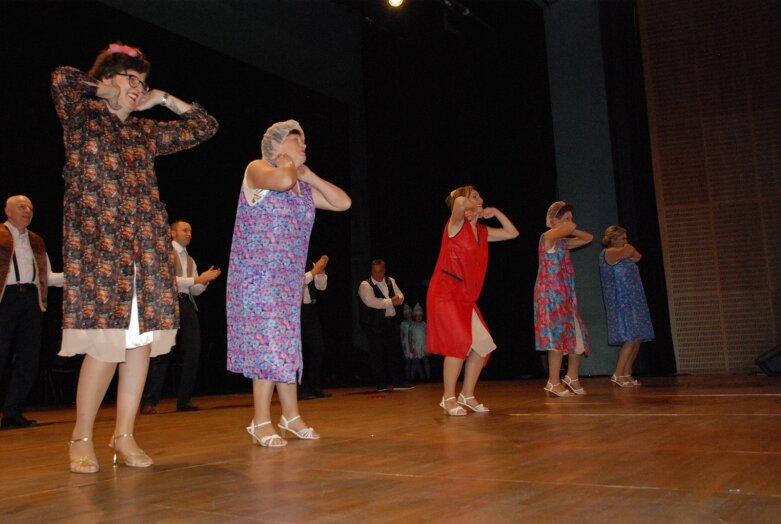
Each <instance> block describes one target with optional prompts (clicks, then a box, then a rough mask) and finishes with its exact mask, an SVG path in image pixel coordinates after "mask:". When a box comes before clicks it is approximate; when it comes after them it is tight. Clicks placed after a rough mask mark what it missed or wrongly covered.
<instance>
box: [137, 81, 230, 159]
mask: <svg viewBox="0 0 781 524" xmlns="http://www.w3.org/2000/svg"><path fill="white" fill-rule="evenodd" d="M157 105H160V106H163V107H166V108H168V109H170V110H171V111H173V112H174V113H176V114H177V115H179V118H178V119H175V120H169V121H160V120H146V119H145V120H144V121H145V122H149V123H151V124H152V125H153V129H151V130H150V132H152V133H154V134H155V142H156V145H157V152H156V154H157V155H170V154H172V153H177V152H179V151H183V150H185V149H190V148H192V147H195V146H197V145H198V144H200V143H201V142H205V141H207V140H209V139H210V138H211V137H213V136H214V134H215V133H216V132H217V129H218V128H219V127H220V126H219V124H218V123H217V120H216V119H215V118H214V117H213V116H211V115H210V114H209V113H207V112H206V110H205V109H204V108H203V107H202V106H201V105H200V104H198V103H197V102H193V103H192V104H188V103H187V102H184V101H182V100H181V99H179V98H177V97H175V96H173V95H171V94H168V93H166V92H165V91H161V90H159V89H153V90H151V91H149V92H148V93H146V94H145V95H144V96H143V97H142V99H141V100H140V103H139V105H138V106H137V108H136V111H144V110H146V109H149V108H151V107H154V106H157Z"/></svg>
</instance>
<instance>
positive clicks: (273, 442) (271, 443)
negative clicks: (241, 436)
mask: <svg viewBox="0 0 781 524" xmlns="http://www.w3.org/2000/svg"><path fill="white" fill-rule="evenodd" d="M267 424H271V421H270V420H267V421H265V422H261V423H260V424H255V421H254V420H253V421H252V422H250V423H249V426H247V433H249V434H250V437H252V440H253V441H254V442H257V443H258V445H260V446H263V447H264V448H282V447H285V446H287V440H285V439H283V438H282V437H280V436H279V435H277V434H276V433H274V434H273V435H266V436H265V437H259V436H257V435H256V434H255V428H259V427H261V426H265V425H267Z"/></svg>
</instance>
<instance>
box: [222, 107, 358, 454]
mask: <svg viewBox="0 0 781 524" xmlns="http://www.w3.org/2000/svg"><path fill="white" fill-rule="evenodd" d="M260 149H261V153H262V158H261V159H260V160H253V161H252V162H250V163H249V165H248V166H247V169H246V171H245V173H244V181H243V182H242V190H241V192H240V193H239V205H238V209H237V212H236V223H235V225H234V229H233V242H232V245H231V255H230V267H229V269H228V283H227V315H228V370H229V371H233V372H235V373H241V374H243V375H244V376H245V377H247V378H250V379H252V392H253V399H254V404H255V409H254V417H253V420H252V422H251V423H250V425H249V426H248V427H247V432H248V433H249V434H250V435H251V436H252V438H253V440H254V441H255V442H257V443H258V444H260V445H261V446H265V447H281V446H284V445H286V444H287V441H286V440H284V439H283V438H282V437H280V436H279V435H278V434H277V433H276V431H275V430H274V427H273V425H272V423H271V399H272V396H273V395H274V389H276V391H277V394H278V395H279V400H280V404H281V405H282V417H281V419H280V422H279V424H278V426H279V429H280V430H281V431H282V436H284V435H285V432H287V431H289V432H291V433H293V434H294V435H295V436H297V437H298V438H302V439H318V438H320V436H319V435H318V434H317V433H316V432H315V431H314V429H312V428H311V427H308V426H307V425H306V424H305V423H304V421H303V419H302V418H301V415H300V414H299V412H298V398H297V391H296V389H297V388H296V382H297V380H298V379H299V378H300V377H301V371H302V369H303V363H302V359H301V300H302V293H303V275H304V273H305V271H306V255H307V249H308V247H309V235H310V233H311V231H312V224H313V222H314V218H315V208H317V209H326V210H330V211H345V210H347V209H349V207H350V205H351V201H350V197H348V196H347V194H346V193H345V192H344V191H342V190H341V189H340V188H338V187H337V186H335V185H333V184H331V183H330V182H327V181H325V180H323V179H322V178H320V177H318V176H317V175H316V174H314V173H313V172H312V171H311V170H310V169H309V167H308V166H307V165H306V164H305V163H304V162H306V142H305V139H304V132H303V130H302V129H301V126H300V125H299V124H298V122H296V121H295V120H287V121H285V122H278V123H276V124H274V125H272V126H271V127H269V129H268V130H267V131H266V133H265V134H264V135H263V140H262V141H261V144H260Z"/></svg>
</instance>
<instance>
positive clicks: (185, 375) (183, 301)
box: [141, 297, 201, 406]
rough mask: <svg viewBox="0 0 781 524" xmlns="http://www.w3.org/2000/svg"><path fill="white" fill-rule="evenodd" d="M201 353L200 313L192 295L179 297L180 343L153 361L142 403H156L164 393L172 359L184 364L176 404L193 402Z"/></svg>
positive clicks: (178, 333) (183, 404)
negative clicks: (192, 300) (191, 297)
mask: <svg viewBox="0 0 781 524" xmlns="http://www.w3.org/2000/svg"><path fill="white" fill-rule="evenodd" d="M200 355H201V325H200V323H199V321H198V312H197V311H195V307H194V306H193V304H192V302H190V299H189V298H186V297H184V298H179V331H178V332H177V333H176V345H175V346H174V347H173V348H172V350H171V352H170V353H168V354H166V355H159V356H157V357H154V358H153V359H151V360H150V361H149V373H148V374H147V376H146V386H145V387H144V396H143V397H142V398H141V404H142V405H145V406H146V405H149V406H156V405H157V404H158V402H160V397H161V395H162V394H163V386H164V385H165V378H166V374H167V372H168V364H169V363H170V362H171V359H172V358H175V359H177V361H179V362H181V363H182V373H181V376H180V377H179V387H178V388H177V393H176V405H177V406H185V405H187V404H188V403H189V402H190V399H191V398H192V395H193V390H194V389H195V381H196V379H197V378H198V359H199V358H200Z"/></svg>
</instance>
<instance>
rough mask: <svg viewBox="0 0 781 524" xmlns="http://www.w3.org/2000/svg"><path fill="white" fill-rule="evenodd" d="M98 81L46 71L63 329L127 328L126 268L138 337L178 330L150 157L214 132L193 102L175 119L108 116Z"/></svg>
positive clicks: (63, 70)
mask: <svg viewBox="0 0 781 524" xmlns="http://www.w3.org/2000/svg"><path fill="white" fill-rule="evenodd" d="M86 82H91V83H95V80H94V79H92V78H90V77H89V76H87V75H86V74H84V73H83V72H81V71H79V70H77V69H74V68H72V67H59V68H57V69H55V70H54V72H53V73H52V83H51V91H52V98H53V99H54V105H55V109H56V111H57V116H58V117H59V118H60V121H61V122H62V127H63V142H64V145H65V167H64V169H63V173H62V176H63V179H64V181H65V194H64V205H63V212H64V217H63V267H64V273H65V283H64V286H63V319H62V327H63V329H127V328H128V326H129V324H130V306H131V301H132V298H133V271H134V267H135V270H136V293H137V300H138V311H139V319H138V320H139V328H140V332H141V333H144V332H148V331H154V330H163V329H176V328H177V327H178V302H177V300H176V296H177V295H176V292H177V290H176V277H175V274H174V273H175V272H174V262H173V252H172V250H171V241H170V239H169V238H168V214H167V212H166V210H165V205H164V204H163V203H162V202H161V201H160V194H159V192H158V189H157V177H156V175H155V170H154V160H155V157H156V156H158V155H167V154H171V153H176V152H177V151H182V150H184V149H189V148H191V147H194V146H196V145H198V144H200V143H201V142H204V141H206V140H208V139H209V138H211V137H212V136H213V135H214V133H216V132H217V127H218V124H217V121H216V120H215V119H214V118H213V117H212V116H210V115H209V114H208V113H206V111H205V110H204V109H203V108H202V107H201V106H200V105H198V104H193V108H192V110H190V111H188V112H186V113H184V114H182V115H180V118H179V119H177V120H173V121H158V120H151V119H147V118H137V117H134V116H132V115H131V116H130V117H128V118H127V119H126V120H125V121H124V122H123V121H122V120H120V119H119V118H118V117H116V116H115V115H114V114H112V113H111V112H110V111H109V110H108V108H107V107H106V103H105V101H104V100H100V99H97V98H95V94H96V91H97V88H96V87H94V86H90V85H88V84H87V83H86Z"/></svg>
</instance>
